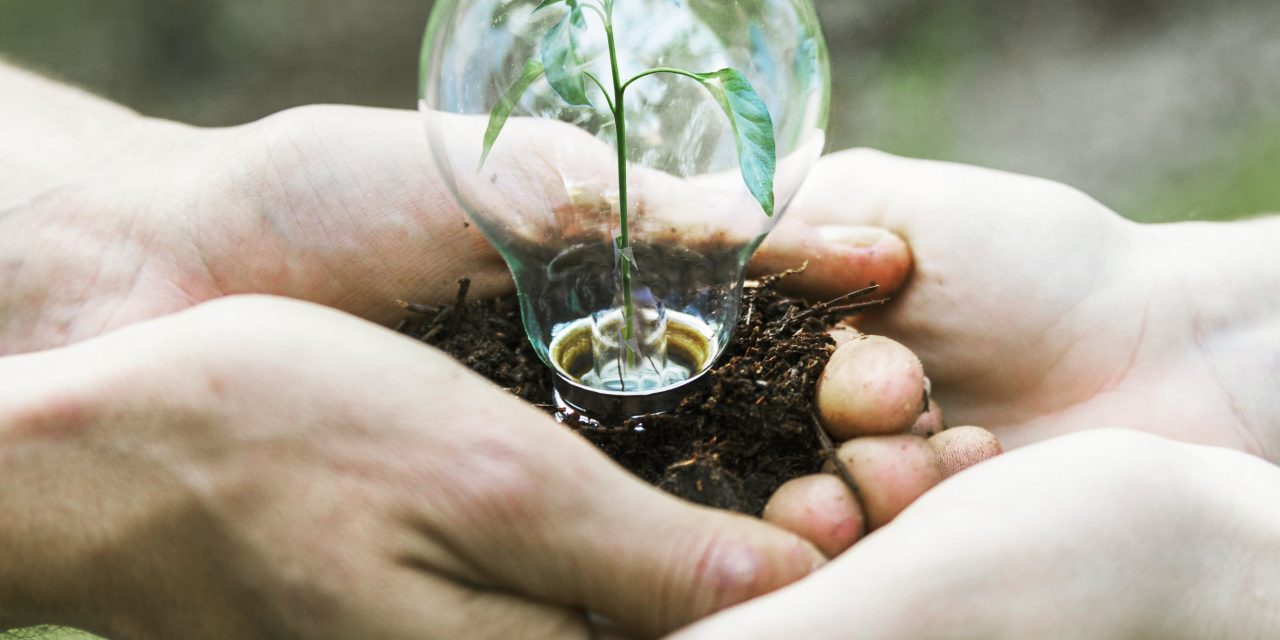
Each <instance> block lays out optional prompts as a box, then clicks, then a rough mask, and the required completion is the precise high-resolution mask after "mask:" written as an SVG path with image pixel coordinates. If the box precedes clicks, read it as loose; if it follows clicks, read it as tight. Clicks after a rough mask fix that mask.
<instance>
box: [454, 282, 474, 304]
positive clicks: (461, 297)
mask: <svg viewBox="0 0 1280 640" xmlns="http://www.w3.org/2000/svg"><path fill="white" fill-rule="evenodd" d="M470 291H471V278H458V295H457V297H455V298H454V299H453V307H454V308H455V309H462V306H463V305H465V304H466V303H467V293H468V292H470Z"/></svg>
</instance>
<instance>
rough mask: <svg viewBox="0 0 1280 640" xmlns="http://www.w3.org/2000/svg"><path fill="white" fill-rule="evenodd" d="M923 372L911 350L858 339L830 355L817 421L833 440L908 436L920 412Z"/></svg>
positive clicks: (820, 387) (867, 338)
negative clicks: (892, 435)
mask: <svg viewBox="0 0 1280 640" xmlns="http://www.w3.org/2000/svg"><path fill="white" fill-rule="evenodd" d="M924 399H925V393H924V367H923V365H921V364H920V359H919V358H917V357H916V356H915V354H913V353H912V352H911V351H910V350H909V349H907V348H906V347H904V346H902V345H901V344H898V343H897V342H894V341H893V340H890V339H888V338H884V337H881V336H861V337H859V338H857V339H855V340H852V341H850V342H848V343H846V344H844V345H842V346H840V347H839V348H838V349H836V351H835V353H834V354H832V356H831V360H830V361H828V362H827V366H826V368H825V369H824V370H823V372H822V377H821V378H819V380H818V388H817V395H816V404H817V407H818V416H819V417H820V418H821V420H822V424H823V426H824V427H826V429H827V431H828V432H830V433H831V435H832V436H834V437H835V438H837V439H840V440H847V439H850V438H854V437H857V436H862V435H874V434H887V433H898V432H902V431H906V430H907V429H908V428H910V427H911V425H912V424H914V423H915V422H916V420H917V419H918V418H919V417H920V414H921V412H922V411H923V409H924Z"/></svg>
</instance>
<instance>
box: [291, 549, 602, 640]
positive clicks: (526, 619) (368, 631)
mask: <svg viewBox="0 0 1280 640" xmlns="http://www.w3.org/2000/svg"><path fill="white" fill-rule="evenodd" d="M344 587H346V589H345V590H344V591H343V592H342V593H337V594H334V595H333V598H334V602H331V603H319V604H320V606H317V607H315V608H314V610H313V611H312V613H313V614H314V615H313V616H310V617H309V618H308V619H307V620H306V621H305V622H302V623H301V624H306V625H308V626H310V627H312V628H311V629H308V631H311V633H306V634H301V635H303V636H304V637H308V638H378V639H379V640H424V639H437V638H438V639H440V640H449V639H452V638H476V639H487V638H491V639H493V640H499V639H505V638H529V639H530V640H560V639H561V638H565V639H569V640H573V639H578V640H588V639H589V638H592V637H593V636H592V633H591V630H590V628H589V626H588V624H589V622H588V618H587V614H586V613H585V612H584V611H582V610H578V609H573V608H571V607H563V606H555V605H550V604H544V603H540V602H537V601H535V600H532V599H529V598H524V597H520V596H518V595H514V594H510V593H503V592H500V591H484V590H480V589H476V588H474V587H469V586H464V585H461V584H457V583H455V582H452V581H450V580H448V579H445V578H443V577H441V576H438V575H433V574H431V573H429V572H426V571H422V570H421V569H419V568H415V567H412V566H395V567H391V568H388V569H387V570H386V571H384V572H381V573H380V574H378V575H376V576H372V577H370V578H369V579H366V580H362V581H356V582H354V583H352V584H347V585H344Z"/></svg>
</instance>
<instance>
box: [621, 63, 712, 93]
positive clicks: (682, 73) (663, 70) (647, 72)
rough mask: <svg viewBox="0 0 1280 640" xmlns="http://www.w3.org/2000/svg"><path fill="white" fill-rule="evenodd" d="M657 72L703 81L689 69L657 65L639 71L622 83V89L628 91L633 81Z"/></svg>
mask: <svg viewBox="0 0 1280 640" xmlns="http://www.w3.org/2000/svg"><path fill="white" fill-rule="evenodd" d="M655 73H674V74H676V75H678V76H684V77H686V78H692V79H694V80H697V81H698V82H703V79H702V78H700V77H698V74H696V73H690V72H688V71H685V70H684V69H676V68H673V67H655V68H653V69H646V70H644V71H641V72H640V73H637V74H636V75H634V76H631V79H630V80H627V81H626V83H624V84H623V85H622V90H623V91H626V90H627V87H629V86H631V83H633V82H635V81H636V80H639V79H640V78H643V77H645V76H651V75H653V74H655Z"/></svg>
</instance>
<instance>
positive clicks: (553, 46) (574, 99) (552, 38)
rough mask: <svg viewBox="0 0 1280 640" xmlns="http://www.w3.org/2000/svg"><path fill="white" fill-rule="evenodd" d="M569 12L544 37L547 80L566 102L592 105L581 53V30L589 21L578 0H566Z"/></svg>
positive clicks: (543, 55)
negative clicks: (579, 36)
mask: <svg viewBox="0 0 1280 640" xmlns="http://www.w3.org/2000/svg"><path fill="white" fill-rule="evenodd" d="M567 2H568V3H569V12H568V13H566V14H565V16H564V18H563V19H561V20H560V22H557V23H556V26H554V27H552V28H551V30H550V31H548V32H547V34H546V35H545V36H543V38H542V66H543V67H544V68H545V69H546V70H547V82H549V83H551V88H552V89H555V91H556V93H558V94H560V97H561V98H563V99H564V101H565V102H567V103H569V104H570V105H573V106H575V107H589V106H591V101H590V100H589V99H587V78H586V75H585V74H584V71H586V69H585V65H584V64H583V61H582V56H581V55H579V54H578V36H577V33H576V31H577V30H578V29H585V28H586V26H587V20H586V18H585V17H584V16H583V15H582V9H581V8H580V7H579V6H578V3H577V1H576V0H567Z"/></svg>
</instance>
